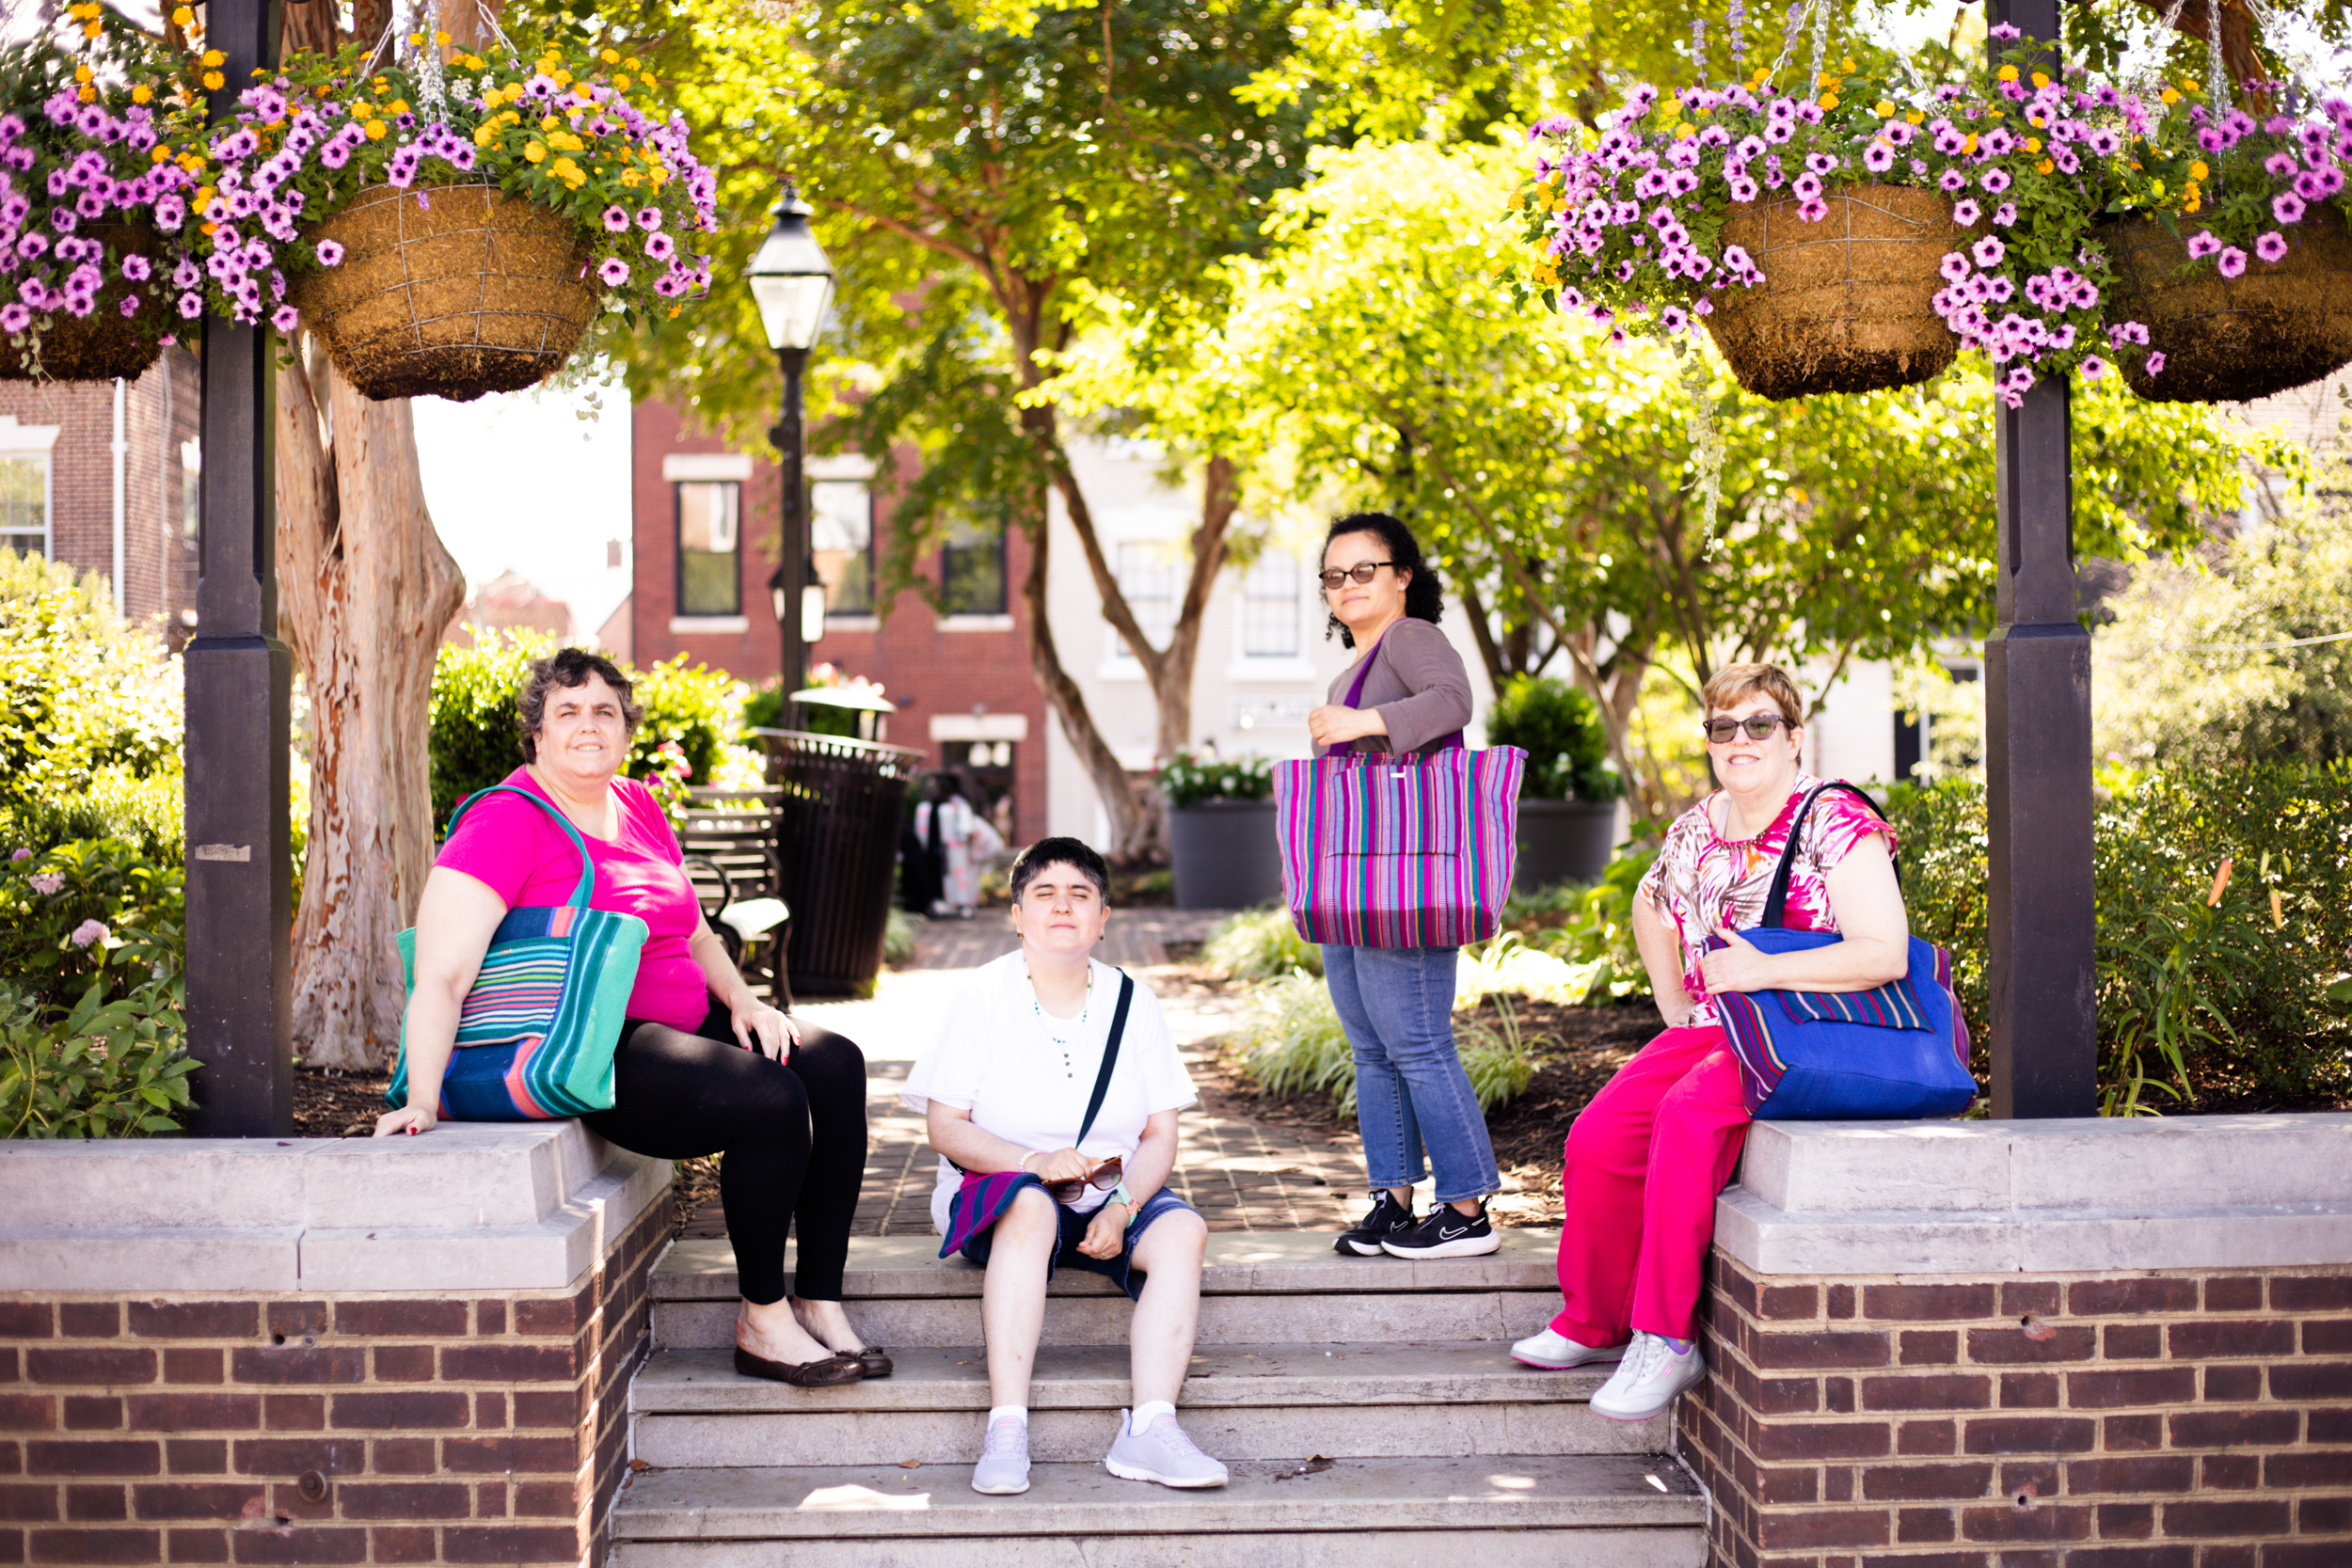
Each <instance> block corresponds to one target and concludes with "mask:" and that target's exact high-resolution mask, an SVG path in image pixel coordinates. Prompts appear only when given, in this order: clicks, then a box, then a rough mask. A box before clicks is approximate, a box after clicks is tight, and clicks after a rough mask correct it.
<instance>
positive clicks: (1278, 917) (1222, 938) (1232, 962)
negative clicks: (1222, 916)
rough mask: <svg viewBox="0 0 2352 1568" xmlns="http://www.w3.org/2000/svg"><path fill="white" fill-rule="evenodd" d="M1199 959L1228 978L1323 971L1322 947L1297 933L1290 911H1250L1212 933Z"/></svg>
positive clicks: (1269, 978) (1275, 977) (1260, 977)
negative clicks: (1301, 971)
mask: <svg viewBox="0 0 2352 1568" xmlns="http://www.w3.org/2000/svg"><path fill="white" fill-rule="evenodd" d="M1200 962H1201V963H1202V964H1203V965H1204V966H1205V967H1207V968H1210V969H1214V970H1216V971H1217V972H1218V973H1220V974H1223V975H1224V976H1225V977H1226V978H1227V979H1228V980H1272V979H1277V978H1279V977H1280V976H1282V975H1284V974H1289V973H1290V972H1291V971H1293V970H1295V969H1298V970H1304V971H1306V972H1307V973H1308V974H1322V973H1323V949H1322V948H1320V947H1318V946H1316V945H1315V944H1314V943H1313V942H1309V941H1308V940H1307V939H1306V938H1304V937H1302V936H1300V935H1299V934H1298V927H1295V926H1294V925H1293V924H1291V917H1290V911H1288V910H1281V909H1271V910H1247V911H1243V912H1242V913H1240V914H1237V915H1234V916H1232V918H1230V919H1228V920H1227V921H1226V922H1225V923H1224V924H1223V925H1221V926H1219V927H1217V928H1216V930H1215V931H1212V932H1211V933H1210V934H1209V940H1208V942H1207V944H1206V945H1205V946H1203V947H1202V948H1201V949H1200Z"/></svg>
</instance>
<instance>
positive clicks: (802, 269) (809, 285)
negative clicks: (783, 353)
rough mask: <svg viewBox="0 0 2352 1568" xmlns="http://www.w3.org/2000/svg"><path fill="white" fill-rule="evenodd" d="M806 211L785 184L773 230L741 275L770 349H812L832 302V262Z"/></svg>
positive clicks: (800, 201)
mask: <svg viewBox="0 0 2352 1568" xmlns="http://www.w3.org/2000/svg"><path fill="white" fill-rule="evenodd" d="M808 212H809V209H808V203H806V202H804V201H803V200H802V199H801V198H800V196H799V194H798V193H797V192H795V191H794V190H793V189H792V188H791V187H790V186H789V185H787V186H786V187H785V192H784V199H783V200H781V201H779V202H777V203H776V209H775V219H776V223H775V227H774V228H772V229H771V230H768V237H767V238H766V239H765V240H762V241H761V242H760V245H759V254H757V255H756V256H754V257H753V258H752V264H751V268H750V270H749V271H748V272H747V273H746V274H745V276H746V277H747V278H748V279H749V280H750V282H751V286H752V297H753V298H754V299H755V300H757V301H758V302H759V320H760V324H761V325H763V326H765V327H766V328H767V331H768V346H769V347H770V348H772V349H779V350H782V349H788V348H791V349H807V348H809V347H811V346H813V345H814V344H815V343H816V341H817V333H818V329H819V328H820V327H822V326H823V325H824V322H825V306H826V304H827V303H828V302H829V301H830V300H831V299H832V298H833V263H832V262H831V261H826V260H825V250H824V247H823V246H822V245H818V243H817V236H816V235H815V234H813V233H811V232H810V231H809V227H808Z"/></svg>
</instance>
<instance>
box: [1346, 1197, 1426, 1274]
mask: <svg viewBox="0 0 2352 1568" xmlns="http://www.w3.org/2000/svg"><path fill="white" fill-rule="evenodd" d="M1412 1228H1413V1211H1412V1209H1411V1207H1410V1206H1409V1205H1407V1204H1403V1203H1399V1202H1398V1201H1397V1200H1396V1199H1395V1198H1393V1197H1391V1196H1390V1195H1389V1194H1388V1192H1387V1191H1386V1190H1385V1189H1384V1190H1382V1191H1381V1192H1378V1193H1375V1194H1374V1195H1373V1199H1372V1208H1371V1210H1370V1211H1369V1212H1366V1213H1365V1215H1364V1221H1363V1223H1362V1224H1361V1225H1359V1226H1358V1227H1356V1228H1355V1229H1353V1230H1350V1231H1346V1232H1343V1234H1342V1235H1341V1237H1340V1239H1339V1240H1338V1241H1337V1242H1336V1243H1333V1244H1332V1248H1331V1250H1332V1251H1334V1252H1336V1253H1338V1254H1339V1255H1340V1256H1341V1257H1343V1258H1377V1257H1379V1256H1380V1248H1381V1244H1382V1243H1385V1242H1386V1241H1388V1239H1389V1238H1390V1237H1391V1236H1403V1235H1406V1234H1407V1233H1409V1232H1410V1231H1411V1230H1412Z"/></svg>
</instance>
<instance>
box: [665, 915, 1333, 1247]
mask: <svg viewBox="0 0 2352 1568" xmlns="http://www.w3.org/2000/svg"><path fill="white" fill-rule="evenodd" d="M1003 918H1004V917H1003V914H1002V911H982V912H981V913H980V915H979V916H977V918H975V919H972V920H968V921H930V922H926V923H925V925H924V928H923V930H922V932H921V934H920V935H919V936H918V938H917V940H916V943H915V956H914V961H913V962H912V963H911V964H909V965H908V966H907V967H906V968H905V969H903V970H900V971H897V972H894V973H892V974H886V975H884V976H883V978H882V986H881V988H880V990H879V991H878V994H877V995H876V997H875V999H874V1000H873V1001H871V1002H849V1003H832V1004H819V1005H814V1006H804V1007H803V1008H801V1009H800V1011H801V1012H803V1013H804V1014H806V1015H808V1016H811V1017H813V1018H816V1019H817V1020H818V1022H822V1023H823V1024H825V1025H826V1026H827V1027H828V1028H833V1029H837V1030H839V1031H840V1032H841V1033H843V1034H846V1035H848V1036H850V1037H851V1038H853V1039H855V1040H857V1041H858V1042H859V1043H860V1044H861V1045H863V1046H865V1047H866V1052H867V1054H868V1058H869V1062H868V1069H867V1083H868V1087H869V1095H870V1097H869V1099H868V1100H867V1102H866V1138H867V1146H866V1181H865V1185H864V1187H863V1189H862V1191H861V1192H860V1194H859V1196H858V1210H857V1225H856V1229H855V1231H854V1233H855V1234H857V1235H861V1236H908V1235H929V1234H930V1233H931V1216H930V1201H931V1188H932V1185H933V1183H934V1182H935V1181H936V1180H937V1176H938V1169H939V1163H938V1156H936V1155H935V1154H933V1153H932V1152H931V1149H930V1145H929V1144H927V1143H926V1142H925V1141H924V1131H923V1118H922V1117H918V1116H916V1115H915V1114H914V1112H913V1111H910V1110H908V1109H907V1108H906V1107H905V1106H904V1105H902V1104H900V1103H899V1101H898V1090H899V1087H900V1086H901V1085H903V1084H905V1082H906V1075H907V1069H908V1068H909V1066H910V1065H911V1063H912V1058H913V1057H914V1054H915V1053H916V1052H917V1051H919V1050H920V1049H921V1046H922V1044H923V1043H924V1042H925V1041H926V1040H927V1039H928V1036H929V1032H930V1030H932V1029H935V1028H936V1027H937V1018H938V1014H939V1012H940V1011H942V1010H944V998H945V996H946V992H947V991H948V990H951V989H952V986H953V980H952V979H951V977H950V974H951V972H953V971H957V970H965V969H971V968H976V967H977V966H978V965H980V964H983V963H986V962H988V961H989V960H990V959H992V958H997V957H999V956H1001V955H1003V954H1005V953H1009V952H1011V951H1012V950H1013V948H1014V946H1015V945H1016V943H1015V942H1014V940H1013V936H1012V933H1011V931H1010V930H1009V929H1007V928H1006V927H1004V926H1003V925H1001V924H999V923H1000V922H1001V921H1002V920H1003ZM1222 918H1223V916H1222V915H1220V914H1218V913H1216V912H1213V911H1194V910H1139V911H1118V912H1117V913H1115V914H1114V915H1113V917H1112V921H1111V929H1110V932H1109V933H1108V935H1107V936H1105V938H1104V944H1103V947H1102V948H1101V949H1100V952H1101V956H1102V957H1103V958H1104V959H1106V960H1107V961H1109V962H1112V963H1117V964H1120V965H1122V966H1124V967H1126V968H1128V969H1130V970H1132V971H1134V972H1135V974H1136V978H1137V979H1138V980H1139V981H1141V982H1142V983H1144V984H1146V985H1148V986H1150V987H1151V988H1152V991H1153V993H1154V994H1155V995H1157V996H1158V997H1159V999H1160V1004H1161V1007H1162V1009H1163V1011H1165V1012H1166V1013H1167V1015H1168V1027H1169V1029H1170V1030H1171V1032H1172V1033H1173V1034H1174V1035H1175V1037H1176V1043H1177V1046H1178V1048H1179V1049H1180V1050H1181V1051H1182V1052H1183V1053H1184V1062H1185V1066H1186V1067H1187V1068H1189V1069H1191V1070H1192V1072H1193V1075H1194V1078H1195V1080H1196V1082H1198V1083H1200V1085H1202V1087H1203V1090H1204V1093H1203V1097H1202V1098H1203V1102H1202V1103H1201V1104H1200V1105H1197V1106H1195V1107H1194V1108H1193V1109H1191V1110H1188V1111H1186V1112H1185V1113H1184V1118H1183V1122H1182V1135H1181V1140H1180V1143H1179V1148H1178V1154H1177V1162H1176V1169H1175V1171H1174V1173H1173V1174H1172V1175H1171V1176H1170V1177H1169V1180H1168V1185H1169V1186H1170V1187H1172V1188H1174V1189H1175V1191H1176V1192H1177V1193H1178V1194H1179V1195H1180V1196H1183V1197H1184V1199H1185V1201H1187V1202H1189V1203H1190V1204H1191V1205H1192V1206H1193V1207H1194V1208H1196V1209H1198V1210H1200V1212H1201V1214H1202V1216H1203V1217H1204V1218H1206V1219H1207V1220H1208V1222H1209V1228H1210V1229H1212V1230H1285V1231H1295V1230H1317V1231H1336V1230H1341V1229H1343V1228H1345V1227H1346V1226H1347V1225H1349V1224H1351V1223H1353V1221H1354V1219H1355V1217H1356V1213H1357V1212H1358V1211H1359V1210H1360V1208H1361V1207H1362V1204H1363V1196H1362V1195H1363V1162H1362V1158H1361V1156H1360V1155H1359V1153H1358V1151H1357V1139H1356V1137H1355V1135H1354V1134H1353V1133H1333V1134H1330V1135H1325V1134H1324V1133H1322V1132H1317V1131H1315V1130H1312V1129H1300V1128H1295V1127H1288V1126H1283V1125H1279V1124H1277V1123H1273V1122H1268V1121H1264V1120H1261V1119H1259V1118H1257V1117H1253V1116H1251V1115H1250V1114H1249V1102H1248V1101H1247V1100H1246V1099H1243V1098H1241V1097H1238V1096H1233V1095H1228V1094H1224V1093H1220V1092H1217V1090H1216V1088H1215V1087H1214V1085H1213V1082H1212V1081H1213V1079H1214V1078H1215V1077H1216V1075H1215V1073H1214V1072H1213V1071H1212V1070H1210V1052H1209V1050H1207V1049H1205V1047H1206V1046H1207V1045H1208V1044H1209V1042H1212V1041H1214V1040H1215V1038H1216V1037H1217V1036H1218V1035H1220V1034H1221V1033H1223V1032H1224V1030H1225V1028H1226V1027H1227V1020H1229V1019H1230V1018H1231V1016H1232V1012H1233V1010H1234V1008H1235V1006H1237V1005H1238V998H1237V997H1236V996H1235V995H1234V994H1232V993H1231V992H1229V991H1227V990H1224V989H1222V988H1219V987H1216V986H1213V985H1208V984H1204V983H1202V982H1201V981H1200V980H1199V979H1198V978H1196V977H1195V976H1194V975H1193V974H1192V972H1190V971H1188V970H1186V969H1184V967H1182V966H1178V965H1171V964H1169V963H1168V953H1167V948H1166V944H1167V943H1168V942H1199V941H1200V940H1202V939H1203V938H1205V937H1206V936H1207V935H1208V933H1209V931H1210V930H1211V929H1213V928H1214V927H1215V926H1216V923H1217V922H1218V921H1219V920H1220V919H1222ZM918 1037H919V1038H918ZM725 1233H726V1230H725V1225H724V1223H723V1218H722V1216H721V1214H720V1211H719V1205H718V1203H717V1201H716V1200H715V1198H714V1199H713V1200H711V1201H708V1202H706V1203H705V1204H704V1205H703V1206H702V1208H701V1209H700V1210H699V1211H698V1212H696V1213H695V1215H694V1217H693V1218H692V1219H691V1221H689V1222H688V1225H687V1227H686V1230H685V1234H686V1235H688V1236H722V1235H724V1234H725Z"/></svg>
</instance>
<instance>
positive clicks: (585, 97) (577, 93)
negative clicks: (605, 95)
mask: <svg viewBox="0 0 2352 1568" xmlns="http://www.w3.org/2000/svg"><path fill="white" fill-rule="evenodd" d="M572 96H573V97H575V98H577V99H579V100H580V102H581V103H594V102H596V88H594V87H590V86H589V85H588V84H587V83H585V82H575V83H573V84H572Z"/></svg>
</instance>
